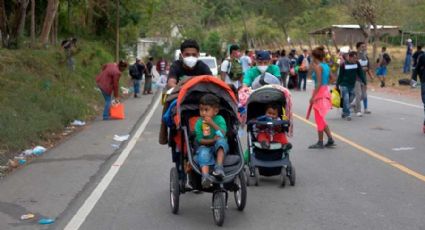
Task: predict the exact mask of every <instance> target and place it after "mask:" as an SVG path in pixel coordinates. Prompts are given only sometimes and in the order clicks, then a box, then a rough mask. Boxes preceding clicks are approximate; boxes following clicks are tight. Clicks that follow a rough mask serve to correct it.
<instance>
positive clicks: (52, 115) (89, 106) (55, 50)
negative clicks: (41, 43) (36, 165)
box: [0, 42, 113, 164]
mask: <svg viewBox="0 0 425 230" xmlns="http://www.w3.org/2000/svg"><path fill="white" fill-rule="evenodd" d="M80 45H81V47H80V49H81V51H80V52H79V53H78V54H76V56H75V60H76V70H75V72H73V73H71V72H70V71H68V70H67V68H66V60H65V55H64V52H63V50H61V48H60V47H51V48H48V49H39V50H33V49H20V50H4V49H0V108H1V109H0V111H1V112H0V154H1V152H13V151H17V150H21V149H24V148H27V147H30V146H31V145H35V144H37V143H39V142H42V141H45V140H46V139H47V138H48V136H49V135H50V134H51V133H53V132H57V131H60V130H62V129H63V128H64V127H65V126H66V125H67V124H69V122H70V121H72V120H74V119H81V120H84V119H87V118H88V117H90V116H92V115H93V114H94V112H95V108H96V106H97V105H98V103H100V102H101V100H100V95H99V93H98V92H96V90H95V81H94V78H95V76H96V74H97V73H98V72H99V70H100V67H101V65H102V64H104V63H106V62H109V61H111V60H113V57H112V56H111V55H110V53H108V52H107V51H106V50H105V49H104V48H103V46H102V44H99V43H94V42H92V43H85V42H81V44H80ZM2 163H3V162H0V164H2Z"/></svg>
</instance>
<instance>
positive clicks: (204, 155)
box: [195, 94, 229, 188]
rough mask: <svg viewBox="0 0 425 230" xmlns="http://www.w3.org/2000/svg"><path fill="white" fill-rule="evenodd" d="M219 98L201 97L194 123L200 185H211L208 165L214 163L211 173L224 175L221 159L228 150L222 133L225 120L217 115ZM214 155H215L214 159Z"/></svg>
mask: <svg viewBox="0 0 425 230" xmlns="http://www.w3.org/2000/svg"><path fill="white" fill-rule="evenodd" d="M219 109H220V99H219V98H218V97H216V96H214V95H212V94H206V95H204V96H202V97H201V99H200V103H199V114H200V115H201V116H200V118H199V119H198V121H197V122H196V124H195V134H196V142H197V143H198V144H199V145H200V146H198V147H197V149H196V155H195V161H196V162H197V163H198V164H199V166H200V167H201V171H202V182H201V183H202V187H203V188H209V187H211V186H212V183H211V180H210V179H209V170H210V169H209V167H210V166H212V165H214V171H213V175H214V176H215V177H217V178H218V179H222V178H223V177H224V176H225V175H224V170H223V160H224V156H225V154H226V153H227V151H228V150H229V145H228V143H227V139H226V138H225V136H224V134H225V133H226V132H227V127H226V121H225V120H224V118H223V117H222V116H221V115H218V112H219ZM214 156H216V157H217V159H216V161H215V159H214Z"/></svg>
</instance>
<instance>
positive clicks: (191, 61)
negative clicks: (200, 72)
mask: <svg viewBox="0 0 425 230" xmlns="http://www.w3.org/2000/svg"><path fill="white" fill-rule="evenodd" d="M197 62H198V58H197V57H193V56H189V57H185V58H183V63H184V64H185V65H186V66H187V67H189V68H193V67H195V65H196V63H197Z"/></svg>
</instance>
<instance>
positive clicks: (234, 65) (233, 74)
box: [227, 59, 243, 81]
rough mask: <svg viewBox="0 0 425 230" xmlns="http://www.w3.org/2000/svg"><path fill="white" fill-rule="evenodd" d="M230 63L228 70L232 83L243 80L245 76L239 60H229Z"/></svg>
mask: <svg viewBox="0 0 425 230" xmlns="http://www.w3.org/2000/svg"><path fill="white" fill-rule="evenodd" d="M227 61H228V62H229V67H228V69H227V74H228V75H229V78H230V79H231V80H232V81H238V80H241V78H242V76H243V70H242V64H241V63H240V62H239V60H238V59H234V60H227Z"/></svg>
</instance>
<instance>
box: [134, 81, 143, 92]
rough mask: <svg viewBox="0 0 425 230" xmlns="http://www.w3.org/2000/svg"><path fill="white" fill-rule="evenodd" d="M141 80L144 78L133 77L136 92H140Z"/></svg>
mask: <svg viewBox="0 0 425 230" xmlns="http://www.w3.org/2000/svg"><path fill="white" fill-rule="evenodd" d="M140 82H142V80H137V79H133V87H134V94H140Z"/></svg>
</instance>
